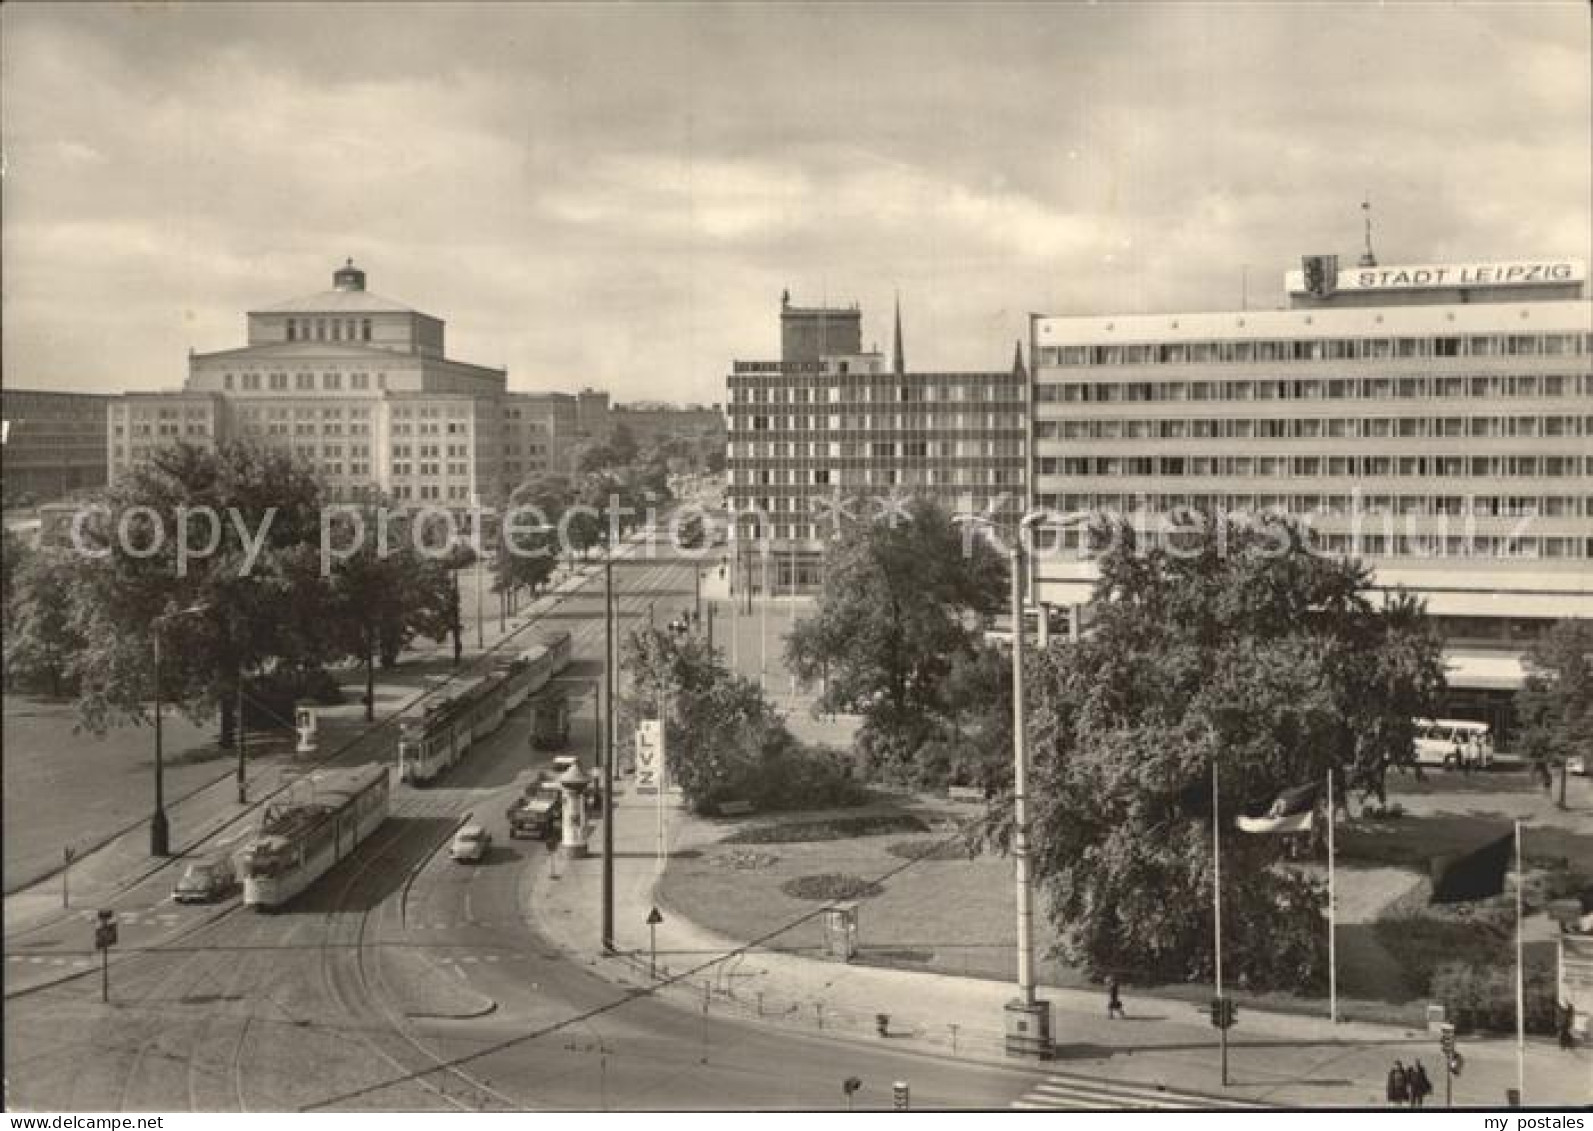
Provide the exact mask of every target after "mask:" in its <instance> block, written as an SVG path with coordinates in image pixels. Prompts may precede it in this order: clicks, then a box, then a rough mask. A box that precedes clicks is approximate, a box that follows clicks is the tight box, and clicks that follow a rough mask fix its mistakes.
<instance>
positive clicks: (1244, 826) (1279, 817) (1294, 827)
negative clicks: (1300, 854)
mask: <svg viewBox="0 0 1593 1131" xmlns="http://www.w3.org/2000/svg"><path fill="white" fill-rule="evenodd" d="M1315 813H1316V785H1315V784H1314V783H1313V784H1311V785H1297V786H1295V787H1294V788H1293V789H1286V790H1284V791H1283V792H1282V793H1280V794H1278V797H1277V800H1276V801H1274V802H1273V803H1272V804H1271V806H1270V807H1268V809H1267V811H1266V813H1265V814H1263V815H1262V816H1260V817H1240V818H1239V820H1238V822H1237V824H1238V825H1239V829H1240V831H1241V832H1247V833H1308V832H1310V831H1311V819H1312V817H1313V816H1314V815H1315Z"/></svg>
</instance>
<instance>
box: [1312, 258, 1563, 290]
mask: <svg viewBox="0 0 1593 1131" xmlns="http://www.w3.org/2000/svg"><path fill="white" fill-rule="evenodd" d="M1337 260H1338V257H1337V256H1328V255H1320V256H1318V255H1313V256H1307V257H1305V259H1304V261H1303V267H1304V268H1305V269H1304V270H1300V271H1290V272H1289V273H1288V276H1287V279H1286V280H1285V281H1286V283H1287V285H1288V289H1289V292H1290V293H1291V294H1305V293H1307V292H1309V293H1311V294H1319V295H1326V294H1331V293H1333V292H1334V291H1403V290H1425V289H1431V288H1434V287H1530V286H1543V285H1544V284H1551V285H1552V284H1565V283H1581V282H1584V281H1585V280H1586V279H1587V266H1586V264H1584V263H1583V262H1582V261H1581V260H1577V259H1524V260H1507V261H1505V262H1501V263H1423V264H1416V265H1406V266H1400V265H1395V266H1391V267H1347V268H1344V269H1342V270H1340V269H1339V268H1338V262H1337ZM1324 275H1326V276H1327V277H1326V278H1323V277H1322V276H1324Z"/></svg>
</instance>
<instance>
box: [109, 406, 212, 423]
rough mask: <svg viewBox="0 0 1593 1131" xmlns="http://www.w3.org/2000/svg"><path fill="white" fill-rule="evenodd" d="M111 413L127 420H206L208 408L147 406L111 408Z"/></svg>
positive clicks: (208, 415)
mask: <svg viewBox="0 0 1593 1131" xmlns="http://www.w3.org/2000/svg"><path fill="white" fill-rule="evenodd" d="M111 411H112V413H115V414H118V415H121V416H123V417H126V418H127V419H128V420H184V419H187V420H208V419H210V408H209V406H208V405H188V406H187V407H185V408H174V407H171V406H162V407H159V408H150V407H147V406H133V405H128V406H116V405H113V406H112V407H111Z"/></svg>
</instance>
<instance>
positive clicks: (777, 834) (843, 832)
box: [723, 813, 929, 844]
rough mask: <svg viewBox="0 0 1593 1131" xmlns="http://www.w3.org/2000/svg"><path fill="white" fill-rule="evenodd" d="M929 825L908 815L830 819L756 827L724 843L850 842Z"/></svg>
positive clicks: (921, 829) (924, 830)
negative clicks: (856, 838) (864, 837)
mask: <svg viewBox="0 0 1593 1131" xmlns="http://www.w3.org/2000/svg"><path fill="white" fill-rule="evenodd" d="M928 831H929V826H928V825H926V824H925V823H924V822H923V821H922V820H921V819H920V818H918V817H915V816H913V814H911V813H873V814H868V815H865V816H861V817H832V818H830V819H829V820H824V821H790V822H787V823H785V824H779V825H756V826H754V827H752V828H748V829H741V830H739V831H737V832H734V833H732V834H731V835H730V836H727V837H725V839H724V842H723V843H725V844H797V843H801V842H806V841H819V840H850V839H851V838H853V837H859V836H878V835H880V834H882V833H927V832H928Z"/></svg>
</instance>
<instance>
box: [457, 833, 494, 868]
mask: <svg viewBox="0 0 1593 1131" xmlns="http://www.w3.org/2000/svg"><path fill="white" fill-rule="evenodd" d="M491 848H492V834H491V833H489V832H488V831H487V830H486V829H484V828H482V827H481V826H480V825H474V824H472V825H463V826H461V827H460V829H459V831H458V832H456V833H455V834H454V841H453V843H452V844H450V845H449V846H448V855H449V856H452V857H453V858H454V859H455V860H457V861H459V862H460V863H461V864H479V863H481V861H482V860H484V859H486V856H487V852H488V851H489V850H490V849H491Z"/></svg>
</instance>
